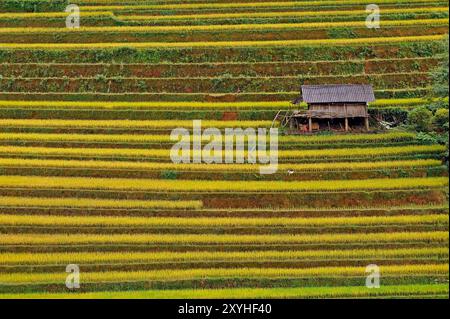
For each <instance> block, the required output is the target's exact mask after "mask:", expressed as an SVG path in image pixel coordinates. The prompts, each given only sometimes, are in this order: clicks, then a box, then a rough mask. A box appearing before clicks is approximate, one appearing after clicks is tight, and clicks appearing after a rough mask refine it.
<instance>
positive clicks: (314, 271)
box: [0, 264, 448, 284]
mask: <svg viewBox="0 0 450 319" xmlns="http://www.w3.org/2000/svg"><path fill="white" fill-rule="evenodd" d="M381 272H382V274H383V276H406V275H408V274H412V275H445V274H448V265H446V264H426V265H420V264H418V265H388V266H383V267H381ZM327 276H328V277H329V276H331V277H344V278H345V277H354V276H363V277H366V276H367V273H366V267H316V268H234V269H227V268H223V269H221V268H212V269H210V268H207V269H201V268H200V269H186V270H185V269H175V270H154V271H108V272H83V273H82V277H83V279H82V280H83V282H84V283H103V282H110V283H111V282H131V281H156V280H162V281H174V280H195V279H212V278H221V279H224V278H248V279H260V278H305V277H327ZM66 277H67V274H66V273H65V272H58V273H0V282H1V283H2V284H19V283H27V284H30V283H64V282H65V280H66Z"/></svg>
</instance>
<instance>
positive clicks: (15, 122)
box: [0, 119, 272, 134]
mask: <svg viewBox="0 0 450 319" xmlns="http://www.w3.org/2000/svg"><path fill="white" fill-rule="evenodd" d="M201 123H202V127H217V128H225V127H270V126H271V125H272V121H211V120H208V121H202V122H201ZM192 125H193V121H189V120H157V121H151V120H148V121H138V120H59V119H46V120H44V119H42V120H36V119H0V127H41V128H47V127H57V128H90V129H93V128H127V129H133V128H136V129H137V128H145V129H172V128H177V127H187V128H192ZM2 134H5V133H2Z"/></svg>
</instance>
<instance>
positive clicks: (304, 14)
mask: <svg viewBox="0 0 450 319" xmlns="http://www.w3.org/2000/svg"><path fill="white" fill-rule="evenodd" d="M425 12H444V13H445V12H448V8H447V7H422V8H401V9H397V8H394V9H383V13H384V14H392V13H425ZM365 14H366V11H365V10H345V11H344V10H323V11H322V10H320V11H290V12H238V13H228V12H227V13H205V14H202V13H198V14H176V15H118V16H117V18H118V19H120V20H144V21H146V20H148V21H161V20H162V21H164V20H169V21H170V20H184V19H186V20H189V19H196V20H200V19H208V20H209V19H243V18H281V17H309V16H318V15H324V16H339V15H342V16H347V15H365Z"/></svg>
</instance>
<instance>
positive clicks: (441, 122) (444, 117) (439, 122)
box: [433, 108, 449, 131]
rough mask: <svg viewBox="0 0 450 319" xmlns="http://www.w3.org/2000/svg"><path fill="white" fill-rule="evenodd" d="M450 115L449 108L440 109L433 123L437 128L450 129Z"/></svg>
mask: <svg viewBox="0 0 450 319" xmlns="http://www.w3.org/2000/svg"><path fill="white" fill-rule="evenodd" d="M448 117H449V112H448V109H444V108H442V109H438V110H437V111H436V113H435V114H434V117H433V125H434V126H435V127H436V129H437V130H446V131H448Z"/></svg>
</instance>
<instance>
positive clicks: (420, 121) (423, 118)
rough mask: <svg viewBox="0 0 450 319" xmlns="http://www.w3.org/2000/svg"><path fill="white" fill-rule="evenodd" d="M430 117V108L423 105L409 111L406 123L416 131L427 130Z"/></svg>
mask: <svg viewBox="0 0 450 319" xmlns="http://www.w3.org/2000/svg"><path fill="white" fill-rule="evenodd" d="M432 117H433V113H431V111H430V110H428V109H427V108H426V107H425V106H420V107H417V108H415V109H414V110H412V111H411V112H409V114H408V124H409V125H411V126H412V127H413V128H414V129H415V130H416V131H419V132H427V131H429V130H430V126H431V119H432Z"/></svg>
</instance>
